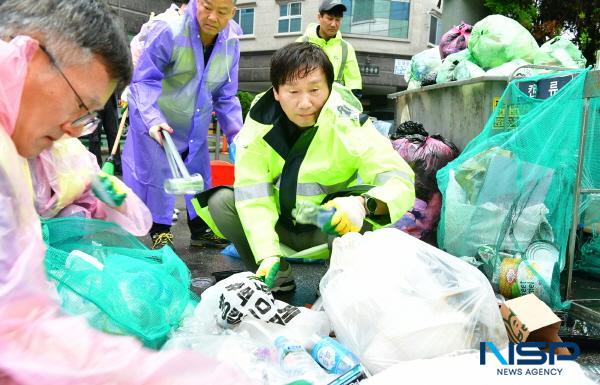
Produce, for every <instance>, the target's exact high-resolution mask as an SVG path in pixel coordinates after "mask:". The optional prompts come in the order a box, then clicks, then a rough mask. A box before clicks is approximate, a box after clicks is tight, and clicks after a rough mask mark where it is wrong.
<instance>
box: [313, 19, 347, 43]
mask: <svg viewBox="0 0 600 385" xmlns="http://www.w3.org/2000/svg"><path fill="white" fill-rule="evenodd" d="M317 28H319V23H311V24H309V25H308V27H307V28H306V30H307V35H308V37H312V38H315V39H321V40H323V41H326V40H325V39H323V38H322V37H321V36H319V34H318V33H317ZM335 39H340V40H341V39H342V33H341V32H340V31H339V30H338V31H337V33H336V34H335V36H334V37H332V38H331V39H329V40H335ZM329 40H328V41H329Z"/></svg>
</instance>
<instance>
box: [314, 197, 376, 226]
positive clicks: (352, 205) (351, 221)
mask: <svg viewBox="0 0 600 385" xmlns="http://www.w3.org/2000/svg"><path fill="white" fill-rule="evenodd" d="M323 206H324V207H327V208H334V209H335V214H333V217H331V226H332V227H333V228H334V230H335V232H336V233H338V234H339V235H344V234H346V233H350V232H358V231H360V229H361V228H362V225H363V221H364V220H365V217H366V216H367V210H365V205H364V198H363V197H360V196H351V197H341V198H335V199H333V200H330V201H329V202H327V203H325V204H324V205H323Z"/></svg>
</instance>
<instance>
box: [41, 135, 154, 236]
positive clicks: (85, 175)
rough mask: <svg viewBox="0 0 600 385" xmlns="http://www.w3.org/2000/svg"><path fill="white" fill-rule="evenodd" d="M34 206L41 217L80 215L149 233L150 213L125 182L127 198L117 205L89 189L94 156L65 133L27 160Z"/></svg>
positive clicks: (95, 165)
mask: <svg viewBox="0 0 600 385" xmlns="http://www.w3.org/2000/svg"><path fill="white" fill-rule="evenodd" d="M29 167H30V170H31V174H32V179H33V188H34V195H35V207H36V210H37V212H38V214H39V215H40V216H42V217H44V218H53V217H57V216H58V217H66V216H80V217H85V218H96V219H102V220H105V221H110V222H114V223H116V224H118V225H120V226H121V227H123V228H124V229H125V230H127V231H128V232H130V233H132V234H133V235H136V236H143V235H146V234H147V233H148V230H150V226H152V216H151V215H150V211H149V210H148V208H147V207H146V205H144V203H143V202H142V201H141V200H140V199H139V198H138V197H137V195H135V193H133V191H131V190H130V189H129V188H128V187H127V186H125V184H124V183H121V188H122V189H123V190H125V191H127V198H126V199H125V202H124V203H123V205H121V206H120V207H119V208H118V209H115V208H112V207H110V206H108V205H106V204H105V203H104V202H102V201H100V200H99V199H98V198H96V196H95V195H94V194H93V193H92V191H91V189H90V183H91V178H92V177H94V175H96V174H97V173H98V172H99V171H100V167H98V163H97V161H96V157H95V156H94V155H93V154H92V153H91V152H89V151H88V150H87V149H86V148H85V147H84V146H83V144H81V142H80V141H79V140H78V139H75V138H69V137H64V138H62V139H60V140H58V141H56V142H54V144H53V145H52V147H50V148H48V149H46V150H44V151H42V153H41V154H40V155H38V156H37V157H36V158H34V159H32V160H30V161H29Z"/></svg>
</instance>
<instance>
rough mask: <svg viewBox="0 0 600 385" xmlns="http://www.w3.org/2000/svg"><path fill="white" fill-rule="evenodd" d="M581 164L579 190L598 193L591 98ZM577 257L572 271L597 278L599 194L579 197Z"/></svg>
mask: <svg viewBox="0 0 600 385" xmlns="http://www.w3.org/2000/svg"><path fill="white" fill-rule="evenodd" d="M587 123H588V124H587V135H586V141H585V152H584V154H585V156H584V160H583V174H582V178H581V188H582V189H594V190H597V189H600V98H598V97H595V98H591V99H590V102H589V107H588V122H587ZM579 226H580V229H581V232H580V233H579V235H580V236H579V246H580V248H579V253H578V257H579V258H578V260H577V264H576V267H577V269H578V270H582V271H584V272H586V273H590V274H594V275H596V276H600V194H598V193H592V194H582V195H581V204H580V205H579Z"/></svg>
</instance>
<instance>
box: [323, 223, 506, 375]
mask: <svg viewBox="0 0 600 385" xmlns="http://www.w3.org/2000/svg"><path fill="white" fill-rule="evenodd" d="M320 290H321V295H322V297H323V308H324V309H325V312H326V313H327V315H328V316H329V319H330V320H331V324H332V326H333V330H334V331H335V333H336V336H337V338H338V339H339V341H340V342H341V343H342V344H344V345H345V346H347V347H348V348H349V349H350V350H351V351H353V352H356V353H358V355H359V358H360V360H361V362H362V363H363V364H364V365H365V366H366V368H367V369H368V370H369V371H370V372H371V373H372V374H375V373H378V372H380V371H382V370H384V369H386V368H388V367H390V366H392V365H394V364H395V363H397V362H400V361H406V360H414V359H420V358H431V357H436V356H439V355H443V354H447V353H450V352H453V351H456V350H462V349H472V348H478V347H479V343H480V342H481V341H492V342H494V343H495V344H496V346H505V345H506V344H507V342H508V341H507V337H506V331H505V328H504V324H503V322H502V318H501V316H500V312H499V311H498V305H497V303H496V299H495V297H494V293H493V291H492V288H491V286H490V284H489V282H488V280H487V279H486V277H485V276H484V275H483V274H482V273H481V272H479V270H477V269H476V268H474V267H473V266H470V265H469V264H467V263H465V262H463V261H461V260H459V259H458V258H456V257H453V256H452V255H450V254H447V253H445V252H443V251H441V250H439V249H436V248H435V247H433V246H430V245H428V244H426V243H424V242H422V241H420V240H418V239H416V238H413V237H411V236H409V235H407V234H405V233H403V232H402V231H399V230H396V229H381V230H377V231H374V232H368V233H366V234H364V235H360V234H357V233H350V234H347V235H345V236H343V237H341V238H339V239H336V240H335V242H334V244H333V253H332V257H331V265H330V268H329V270H328V271H327V273H326V274H325V276H324V277H323V279H322V280H321V283H320Z"/></svg>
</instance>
